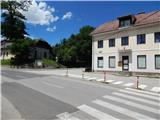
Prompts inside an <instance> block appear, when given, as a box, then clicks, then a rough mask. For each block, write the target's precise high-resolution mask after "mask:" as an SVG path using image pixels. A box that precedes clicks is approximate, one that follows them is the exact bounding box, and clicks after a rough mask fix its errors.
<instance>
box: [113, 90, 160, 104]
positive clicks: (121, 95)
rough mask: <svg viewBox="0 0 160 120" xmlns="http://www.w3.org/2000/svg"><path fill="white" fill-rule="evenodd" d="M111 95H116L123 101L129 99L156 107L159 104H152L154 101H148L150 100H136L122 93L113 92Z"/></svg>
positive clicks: (136, 98)
mask: <svg viewBox="0 0 160 120" xmlns="http://www.w3.org/2000/svg"><path fill="white" fill-rule="evenodd" d="M113 94H114V95H117V96H119V97H123V98H125V99H126V98H127V99H130V100H136V101H140V102H143V103H147V104H151V105H154V106H157V105H158V104H159V103H158V102H154V101H150V100H146V99H142V98H138V97H134V96H131V95H126V94H122V93H116V92H115V93H113Z"/></svg>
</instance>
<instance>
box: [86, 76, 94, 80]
mask: <svg viewBox="0 0 160 120" xmlns="http://www.w3.org/2000/svg"><path fill="white" fill-rule="evenodd" d="M87 80H96V77H91V78H87Z"/></svg>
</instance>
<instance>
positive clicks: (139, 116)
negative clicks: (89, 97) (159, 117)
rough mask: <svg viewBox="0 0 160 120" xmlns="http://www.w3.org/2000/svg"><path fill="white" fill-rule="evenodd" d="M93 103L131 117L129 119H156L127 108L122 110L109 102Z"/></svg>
mask: <svg viewBox="0 0 160 120" xmlns="http://www.w3.org/2000/svg"><path fill="white" fill-rule="evenodd" d="M93 103H96V104H98V105H100V106H103V107H105V108H108V109H111V110H113V111H116V112H119V113H121V114H123V115H126V116H129V117H132V118H135V119H139V120H155V119H153V118H151V117H149V116H146V115H143V114H140V113H137V112H134V111H131V110H129V109H126V108H122V107H119V106H116V105H113V104H111V103H108V102H104V101H102V100H95V101H93Z"/></svg>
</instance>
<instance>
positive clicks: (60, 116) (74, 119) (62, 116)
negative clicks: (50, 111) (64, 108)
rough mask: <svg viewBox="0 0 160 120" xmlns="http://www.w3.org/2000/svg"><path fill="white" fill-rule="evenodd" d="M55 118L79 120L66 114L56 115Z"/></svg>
mask: <svg viewBox="0 0 160 120" xmlns="http://www.w3.org/2000/svg"><path fill="white" fill-rule="evenodd" d="M56 117H57V118H59V119H60V120H80V119H79V118H77V117H74V116H72V115H71V114H69V113H68V112H64V113H61V114H58V115H56Z"/></svg>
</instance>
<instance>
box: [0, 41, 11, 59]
mask: <svg viewBox="0 0 160 120" xmlns="http://www.w3.org/2000/svg"><path fill="white" fill-rule="evenodd" d="M11 45H12V42H11V41H7V40H2V41H1V57H0V59H1V60H6V59H11V58H12V57H14V55H13V54H11V52H10V50H9V47H10V46H11Z"/></svg>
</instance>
